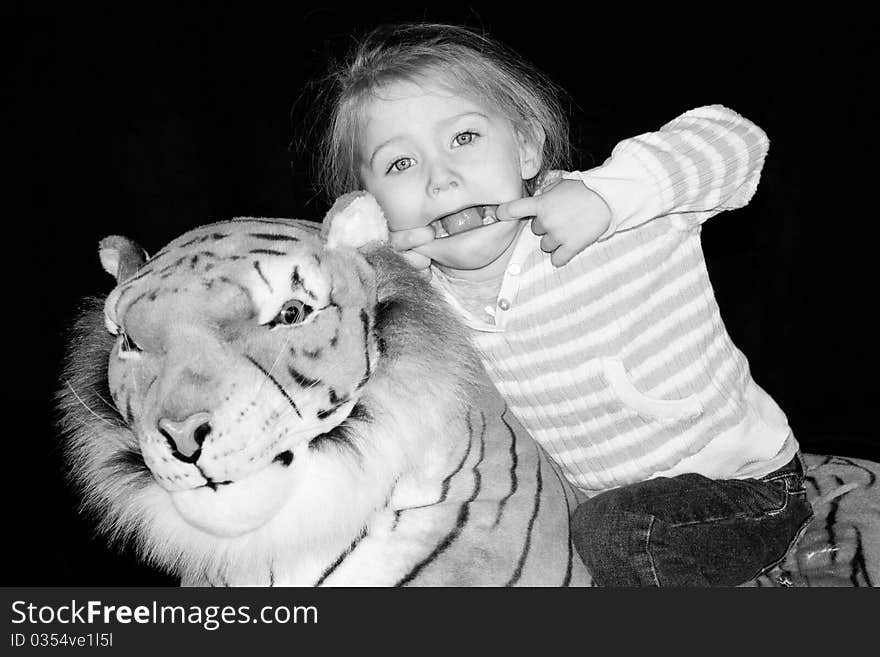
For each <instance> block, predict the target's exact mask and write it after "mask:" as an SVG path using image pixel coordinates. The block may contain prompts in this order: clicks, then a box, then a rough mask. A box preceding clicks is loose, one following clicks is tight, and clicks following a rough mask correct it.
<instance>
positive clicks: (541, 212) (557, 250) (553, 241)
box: [496, 180, 611, 267]
mask: <svg viewBox="0 0 880 657" xmlns="http://www.w3.org/2000/svg"><path fill="white" fill-rule="evenodd" d="M496 216H497V217H498V218H499V219H501V220H502V221H511V220H515V219H523V218H525V217H534V219H532V232H533V233H534V234H535V235H540V236H543V237H541V250H542V251H544V252H546V253H549V254H550V262H551V263H553V266H555V267H561V266H562V265H564V264H567V263H568V262H569V261H570V260H571V259H572V258H573V257H575V256H576V255H577V254H578V253H580V252H581V251H583V250H584V249H585V248H587V247H588V246H589V245H590V244H592V243H593V242H595V241H596V240H597V239H598V238H599V237H601V236H602V234H603V233H604V232H605V231H606V230H608V226H609V224H610V223H611V208H609V207H608V205H607V204H606V203H605V201H604V200H603V199H602V197H601V196H599V195H598V194H597V193H596V192H594V191H592V190H591V189H589V188H588V187H586V186H585V185H584V183H582V182H581V181H580V180H560V181H559V182H557V183H556V184H554V185H552V186H551V187H549V189H548V190H547V191H545V192H543V193H542V194H540V195H539V196H527V197H525V198H521V199H517V200H515V201H511V202H509V203H503V204H502V205H499V206H498V210H497V211H496Z"/></svg>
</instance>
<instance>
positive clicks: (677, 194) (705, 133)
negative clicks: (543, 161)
mask: <svg viewBox="0 0 880 657" xmlns="http://www.w3.org/2000/svg"><path fill="white" fill-rule="evenodd" d="M768 147H769V140H768V139H767V135H766V134H765V133H764V131H763V130H761V129H760V128H759V127H758V126H756V125H755V124H754V123H752V122H751V121H749V120H747V119H745V118H743V117H742V116H740V115H739V114H737V113H736V112H734V111H733V110H729V109H727V108H726V107H722V106H721V105H711V106H708V107H699V108H697V109H693V110H691V111H689V112H685V113H684V114H682V115H681V116H679V117H678V118H676V119H674V120H673V121H670V122H669V123H667V124H666V125H664V126H663V127H662V128H660V130H659V131H657V132H649V133H645V134H643V135H639V136H637V137H633V138H631V139H626V140H624V141H622V142H620V143H619V144H617V146H615V147H614V150H613V151H612V153H611V157H609V158H608V160H606V162H605V163H604V164H603V165H602V166H600V167H597V168H595V169H590V170H589V171H584V172H573V173H570V174H565V176H564V177H565V178H569V179H579V180H582V181H583V182H584V184H585V185H586V186H587V187H588V188H589V189H591V190H592V191H594V192H596V193H597V194H599V195H600V196H601V197H602V199H603V200H604V201H605V203H606V204H607V205H608V207H609V208H610V209H611V222H610V225H609V226H608V229H607V230H606V231H605V232H604V233H603V235H602V236H600V238H599V239H602V238H604V237H607V236H608V235H610V234H612V233H614V232H616V231H619V230H624V229H626V228H632V227H634V226H638V225H640V224H643V223H645V222H646V221H650V220H651V219H653V218H655V217H659V216H663V215H667V214H673V213H677V214H681V216H682V217H684V218H686V219H688V220H689V221H691V222H693V223H694V224H698V223H702V222H703V221H705V220H706V219H708V218H709V217H711V216H712V215H715V214H717V213H719V212H722V211H723V210H731V209H734V208H739V207H742V206H744V205H746V203H748V202H749V200H750V199H751V198H752V196H753V195H754V193H755V190H756V189H757V187H758V181H759V179H760V176H761V168H762V166H763V164H764V158H765V157H766V155H767V149H768Z"/></svg>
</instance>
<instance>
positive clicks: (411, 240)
mask: <svg viewBox="0 0 880 657" xmlns="http://www.w3.org/2000/svg"><path fill="white" fill-rule="evenodd" d="M390 239H391V248H393V249H394V250H395V251H409V250H410V249H415V248H417V247H419V246H424V245H425V244H427V243H428V242H430V241H431V240H433V239H434V229H433V228H430V227H429V226H419V227H418V228H408V229H406V230H395V231H392V232H391V237H390Z"/></svg>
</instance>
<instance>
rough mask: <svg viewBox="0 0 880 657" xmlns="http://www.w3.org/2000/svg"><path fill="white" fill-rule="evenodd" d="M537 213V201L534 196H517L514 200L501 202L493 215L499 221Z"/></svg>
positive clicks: (523, 217) (531, 215)
mask: <svg viewBox="0 0 880 657" xmlns="http://www.w3.org/2000/svg"><path fill="white" fill-rule="evenodd" d="M536 214H538V201H537V199H535V197H534V196H526V197H525V198H518V199H516V200H515V201H510V202H508V203H502V204H501V205H499V206H498V207H497V208H496V210H495V216H496V217H497V218H498V219H500V220H501V221H515V220H516V219H525V218H526V217H533V216H535V215H536Z"/></svg>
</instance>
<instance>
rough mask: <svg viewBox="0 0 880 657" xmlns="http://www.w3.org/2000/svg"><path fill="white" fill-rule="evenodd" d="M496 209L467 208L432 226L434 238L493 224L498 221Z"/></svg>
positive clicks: (485, 207) (488, 207) (491, 207)
mask: <svg viewBox="0 0 880 657" xmlns="http://www.w3.org/2000/svg"><path fill="white" fill-rule="evenodd" d="M495 207H496V206H494V205H482V206H475V207H470V208H465V209H464V210H460V211H459V212H456V213H455V214H451V215H449V216H447V217H444V218H443V219H439V220H437V221H435V222H433V223H432V224H431V225H432V226H433V227H434V237H435V238H441V237H449V236H450V235H457V234H458V233H463V232H465V231H468V230H471V229H473V228H480V227H481V226H488V225H489V224H493V223H495V222H496V221H498V219H497V218H496V217H495Z"/></svg>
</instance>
